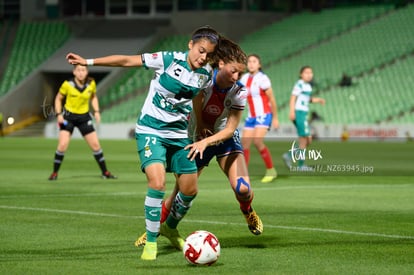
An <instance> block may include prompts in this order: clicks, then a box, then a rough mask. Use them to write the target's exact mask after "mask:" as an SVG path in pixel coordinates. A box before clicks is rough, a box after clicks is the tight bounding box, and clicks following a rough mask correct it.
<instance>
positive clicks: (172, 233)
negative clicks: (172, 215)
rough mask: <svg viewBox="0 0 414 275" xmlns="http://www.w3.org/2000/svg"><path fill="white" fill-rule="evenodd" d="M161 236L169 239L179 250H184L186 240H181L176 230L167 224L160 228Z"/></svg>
mask: <svg viewBox="0 0 414 275" xmlns="http://www.w3.org/2000/svg"><path fill="white" fill-rule="evenodd" d="M160 235H162V236H164V237H166V238H167V239H169V240H170V242H171V244H172V245H173V246H174V247H175V248H177V249H178V250H183V247H184V240H183V238H181V236H180V234H179V233H178V230H177V229H176V228H170V227H168V225H167V223H162V224H161V227H160Z"/></svg>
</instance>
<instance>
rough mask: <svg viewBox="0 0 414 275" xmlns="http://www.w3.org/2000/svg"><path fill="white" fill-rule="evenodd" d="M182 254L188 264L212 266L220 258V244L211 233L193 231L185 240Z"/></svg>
mask: <svg viewBox="0 0 414 275" xmlns="http://www.w3.org/2000/svg"><path fill="white" fill-rule="evenodd" d="M183 253H184V257H185V259H186V260H187V261H188V262H189V263H190V264H194V265H212V264H214V263H215V262H216V261H217V259H218V257H219V256H220V243H219V241H218V239H217V237H216V236H215V235H214V234H213V233H211V232H208V231H204V230H199V231H195V232H193V233H191V234H190V235H188V237H187V238H186V239H185V243H184V247H183Z"/></svg>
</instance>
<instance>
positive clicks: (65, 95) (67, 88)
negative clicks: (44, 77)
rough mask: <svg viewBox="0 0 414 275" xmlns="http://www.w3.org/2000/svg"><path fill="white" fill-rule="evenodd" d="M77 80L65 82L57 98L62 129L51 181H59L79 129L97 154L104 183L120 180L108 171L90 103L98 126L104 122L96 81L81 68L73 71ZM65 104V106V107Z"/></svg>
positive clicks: (96, 157)
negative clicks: (105, 181)
mask: <svg viewBox="0 0 414 275" xmlns="http://www.w3.org/2000/svg"><path fill="white" fill-rule="evenodd" d="M73 76H74V77H73V78H72V79H70V80H65V81H64V82H63V83H62V85H61V86H60V88H59V92H58V93H57V95H56V97H55V113H56V117H57V122H58V125H59V129H60V130H59V141H58V146H57V149H56V152H55V158H54V161H53V172H52V174H51V175H50V176H49V180H57V178H58V172H59V168H60V166H61V164H62V162H63V158H64V156H65V152H66V150H67V149H68V146H69V142H70V138H71V136H72V133H73V130H74V128H75V127H77V128H78V129H79V131H80V133H81V134H82V136H83V138H84V139H85V140H86V143H88V145H89V147H90V148H91V150H92V152H93V156H94V157H95V160H96V162H97V163H98V165H99V168H100V169H101V172H102V178H104V179H116V176H114V175H112V174H111V173H110V172H109V171H108V169H107V168H106V163H105V158H104V155H103V151H102V148H101V145H100V144H99V140H98V135H97V134H96V131H95V128H94V126H93V124H92V117H91V114H90V113H89V102H90V103H91V105H92V108H93V114H94V117H95V120H96V122H97V123H99V122H100V120H101V116H100V113H99V102H98V97H97V96H96V83H95V80H94V79H93V78H91V77H89V76H88V68H87V67H85V66H81V65H75V66H74V67H73ZM63 101H65V104H64V106H63V104H62V103H63Z"/></svg>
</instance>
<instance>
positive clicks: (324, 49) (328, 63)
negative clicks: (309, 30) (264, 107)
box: [265, 5, 414, 121]
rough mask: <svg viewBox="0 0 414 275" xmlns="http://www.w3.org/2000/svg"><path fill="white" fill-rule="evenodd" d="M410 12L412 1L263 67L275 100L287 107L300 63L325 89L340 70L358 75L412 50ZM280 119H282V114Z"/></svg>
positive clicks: (337, 78) (413, 21) (413, 31)
mask: <svg viewBox="0 0 414 275" xmlns="http://www.w3.org/2000/svg"><path fill="white" fill-rule="evenodd" d="M413 13H414V6H413V5H411V6H408V7H407V8H404V9H399V10H396V11H393V12H390V13H388V14H387V15H386V16H382V17H380V18H377V19H375V20H372V21H370V22H369V23H367V24H364V25H361V26H358V27H356V28H354V29H352V30H351V31H350V32H346V33H343V34H342V35H340V36H337V37H335V38H334V39H331V40H329V41H327V42H326V43H321V44H320V45H319V46H317V47H313V48H311V49H308V50H306V51H303V52H301V53H300V54H298V55H295V56H293V57H291V58H290V59H288V60H284V61H282V62H280V63H278V64H274V65H272V66H269V67H267V68H265V71H266V73H267V74H268V75H270V77H271V80H272V82H273V85H274V90H275V93H276V97H277V101H278V104H279V105H281V106H282V108H286V107H287V106H286V105H287V102H288V100H289V98H290V91H291V89H292V87H293V84H294V82H295V81H296V79H297V77H298V72H299V69H300V67H302V66H303V65H311V66H312V67H313V68H314V73H315V79H314V80H315V87H316V90H326V89H328V88H329V87H332V86H335V85H337V84H338V83H339V81H340V79H341V77H342V75H343V73H346V74H348V75H350V76H357V75H361V74H363V73H367V72H369V71H370V70H373V69H375V68H380V67H382V66H384V64H387V63H389V62H392V61H393V60H395V59H398V58H399V57H401V56H404V55H406V54H408V53H410V52H412V51H413V50H414V43H413V40H412V39H410V37H413V35H414V29H413V28H412V27H411V26H413V24H414V17H413V16H412V14H413ZM282 119H283V120H285V121H286V118H284V117H283V116H282ZM283 120H282V121H283Z"/></svg>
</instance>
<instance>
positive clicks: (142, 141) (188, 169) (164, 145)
mask: <svg viewBox="0 0 414 275" xmlns="http://www.w3.org/2000/svg"><path fill="white" fill-rule="evenodd" d="M135 139H136V141H137V148H138V155H139V158H140V160H141V170H142V171H143V172H145V167H147V166H148V165H150V164H153V163H162V164H163V165H164V166H165V170H166V171H167V172H172V173H176V174H179V175H181V174H193V173H197V166H196V163H195V161H191V160H189V159H188V158H187V155H188V150H184V147H185V146H186V145H188V144H190V143H191V140H190V139H167V138H162V137H159V136H156V135H151V134H137V133H135Z"/></svg>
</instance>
